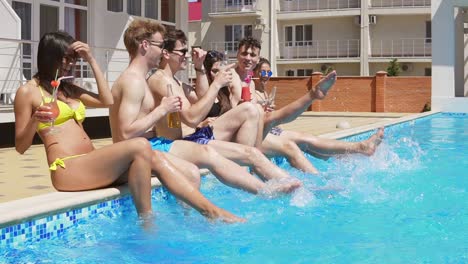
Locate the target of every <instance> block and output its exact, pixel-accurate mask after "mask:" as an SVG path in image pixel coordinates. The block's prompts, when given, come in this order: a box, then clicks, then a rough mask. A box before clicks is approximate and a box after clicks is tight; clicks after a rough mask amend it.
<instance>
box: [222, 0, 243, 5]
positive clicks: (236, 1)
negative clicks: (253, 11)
mask: <svg viewBox="0 0 468 264" xmlns="http://www.w3.org/2000/svg"><path fill="white" fill-rule="evenodd" d="M225 4H226V6H239V5H241V0H225Z"/></svg>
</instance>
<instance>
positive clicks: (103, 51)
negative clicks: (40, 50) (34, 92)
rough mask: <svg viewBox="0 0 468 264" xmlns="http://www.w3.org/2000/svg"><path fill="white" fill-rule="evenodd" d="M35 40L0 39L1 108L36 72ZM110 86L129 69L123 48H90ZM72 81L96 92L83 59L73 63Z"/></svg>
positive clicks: (9, 101)
mask: <svg viewBox="0 0 468 264" xmlns="http://www.w3.org/2000/svg"><path fill="white" fill-rule="evenodd" d="M37 46H38V42H37V41H25V40H14V39H4V38H0V105H11V104H12V103H13V100H14V95H15V93H16V90H17V89H18V88H19V87H20V86H21V85H23V84H24V83H26V82H27V81H28V80H30V79H31V77H32V76H33V75H34V74H35V73H36V72H37V62H36V57H37ZM91 50H92V51H93V54H94V57H95V58H96V60H97V62H98V64H99V65H100V67H101V69H102V70H103V71H104V74H105V76H106V79H107V80H108V81H109V83H110V85H112V84H113V82H114V81H115V80H116V79H117V77H118V76H119V75H120V73H121V72H122V71H123V70H124V69H125V68H126V67H127V66H128V63H129V57H128V53H127V51H126V50H124V49H115V48H101V47H91ZM75 67H76V68H75V69H74V70H75V71H74V75H75V77H76V79H75V82H76V83H77V84H79V85H80V86H82V87H84V88H86V89H88V90H90V91H93V92H96V91H97V86H96V82H95V80H94V78H93V73H92V71H91V68H90V67H89V66H88V64H87V63H86V62H84V61H83V60H82V59H79V60H78V61H77V62H76V66H75Z"/></svg>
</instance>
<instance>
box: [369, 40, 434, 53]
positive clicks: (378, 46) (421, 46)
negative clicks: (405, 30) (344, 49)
mask: <svg viewBox="0 0 468 264" xmlns="http://www.w3.org/2000/svg"><path fill="white" fill-rule="evenodd" d="M371 47H372V48H371V55H370V57H372V58H430V57H431V56H432V39H430V38H414V39H407V38H405V39H386V40H383V39H382V40H375V39H374V40H371Z"/></svg>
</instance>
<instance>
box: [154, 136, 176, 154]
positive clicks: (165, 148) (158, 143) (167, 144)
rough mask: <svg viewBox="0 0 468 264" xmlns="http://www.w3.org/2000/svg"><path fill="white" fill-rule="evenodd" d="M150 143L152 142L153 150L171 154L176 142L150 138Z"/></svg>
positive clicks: (161, 138)
mask: <svg viewBox="0 0 468 264" xmlns="http://www.w3.org/2000/svg"><path fill="white" fill-rule="evenodd" d="M148 141H149V142H150V144H151V148H152V149H153V150H159V151H161V152H169V150H170V149H171V147H172V143H173V142H174V140H170V139H167V138H163V137H153V138H149V139H148Z"/></svg>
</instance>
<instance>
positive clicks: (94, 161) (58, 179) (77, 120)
mask: <svg viewBox="0 0 468 264" xmlns="http://www.w3.org/2000/svg"><path fill="white" fill-rule="evenodd" d="M78 57H81V58H83V59H84V60H86V61H87V62H88V63H89V65H90V66H91V69H92V70H93V73H94V76H95V78H96V82H97V87H98V94H95V93H91V92H88V91H86V90H84V89H82V88H80V87H78V86H76V85H74V84H72V83H70V82H66V81H62V82H61V83H54V82H55V81H54V80H55V79H56V78H57V77H60V76H67V75H70V74H71V69H72V68H73V67H75V62H76V59H77V58H78ZM37 62H38V63H37V64H38V65H37V66H38V72H37V73H36V75H34V78H33V79H32V80H31V81H29V82H27V83H26V84H25V85H23V86H21V87H20V88H19V89H18V91H17V93H16V97H15V106H14V107H15V118H16V123H15V145H16V150H17V151H18V152H19V153H21V154H23V153H24V152H25V151H26V150H27V149H28V148H29V147H30V146H31V144H32V140H33V137H34V135H35V133H36V132H37V133H38V134H39V136H40V137H41V139H42V142H43V143H44V147H45V150H46V155H47V161H48V164H49V165H50V172H51V177H52V184H53V185H54V187H55V188H56V189H57V190H59V191H82V190H91V189H98V188H103V187H106V186H109V185H111V184H119V183H124V182H128V185H129V188H130V192H131V193H132V195H133V200H134V202H135V206H136V209H137V211H138V214H139V216H140V217H142V218H144V219H146V218H148V217H149V216H151V212H152V210H151V182H150V180H151V165H150V162H151V160H150V159H151V158H150V157H153V155H152V151H151V147H150V145H149V143H148V141H147V140H146V139H143V138H141V139H139V138H136V139H132V140H128V141H123V142H120V143H116V144H112V145H109V146H106V147H103V148H100V149H95V148H94V146H93V144H92V143H91V140H90V139H89V137H88V135H87V134H86V132H85V130H84V129H83V125H82V122H83V120H84V118H85V106H91V107H107V106H109V105H111V104H112V103H113V99H112V94H111V92H110V89H109V87H108V84H107V81H106V80H105V79H104V75H103V73H102V72H101V70H100V68H99V66H98V64H97V62H96V60H95V59H94V57H93V56H92V54H91V51H90V49H89V46H88V45H87V44H85V43H83V42H80V41H75V40H74V39H73V38H72V37H71V36H70V35H68V34H67V33H65V32H55V33H48V34H45V35H44V36H43V37H42V39H41V41H40V42H39V49H38V54H37ZM53 84H57V86H58V92H57V97H58V100H57V105H58V108H59V110H60V113H59V115H58V117H57V118H56V120H55V121H54V127H56V129H57V130H58V131H55V132H54V133H49V132H50V129H51V128H50V121H51V117H52V116H53V115H52V108H51V107H49V106H46V105H44V103H43V99H42V98H43V97H44V96H50V95H51V94H52V92H53V87H52V85H53ZM45 103H48V101H46V102H45Z"/></svg>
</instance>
